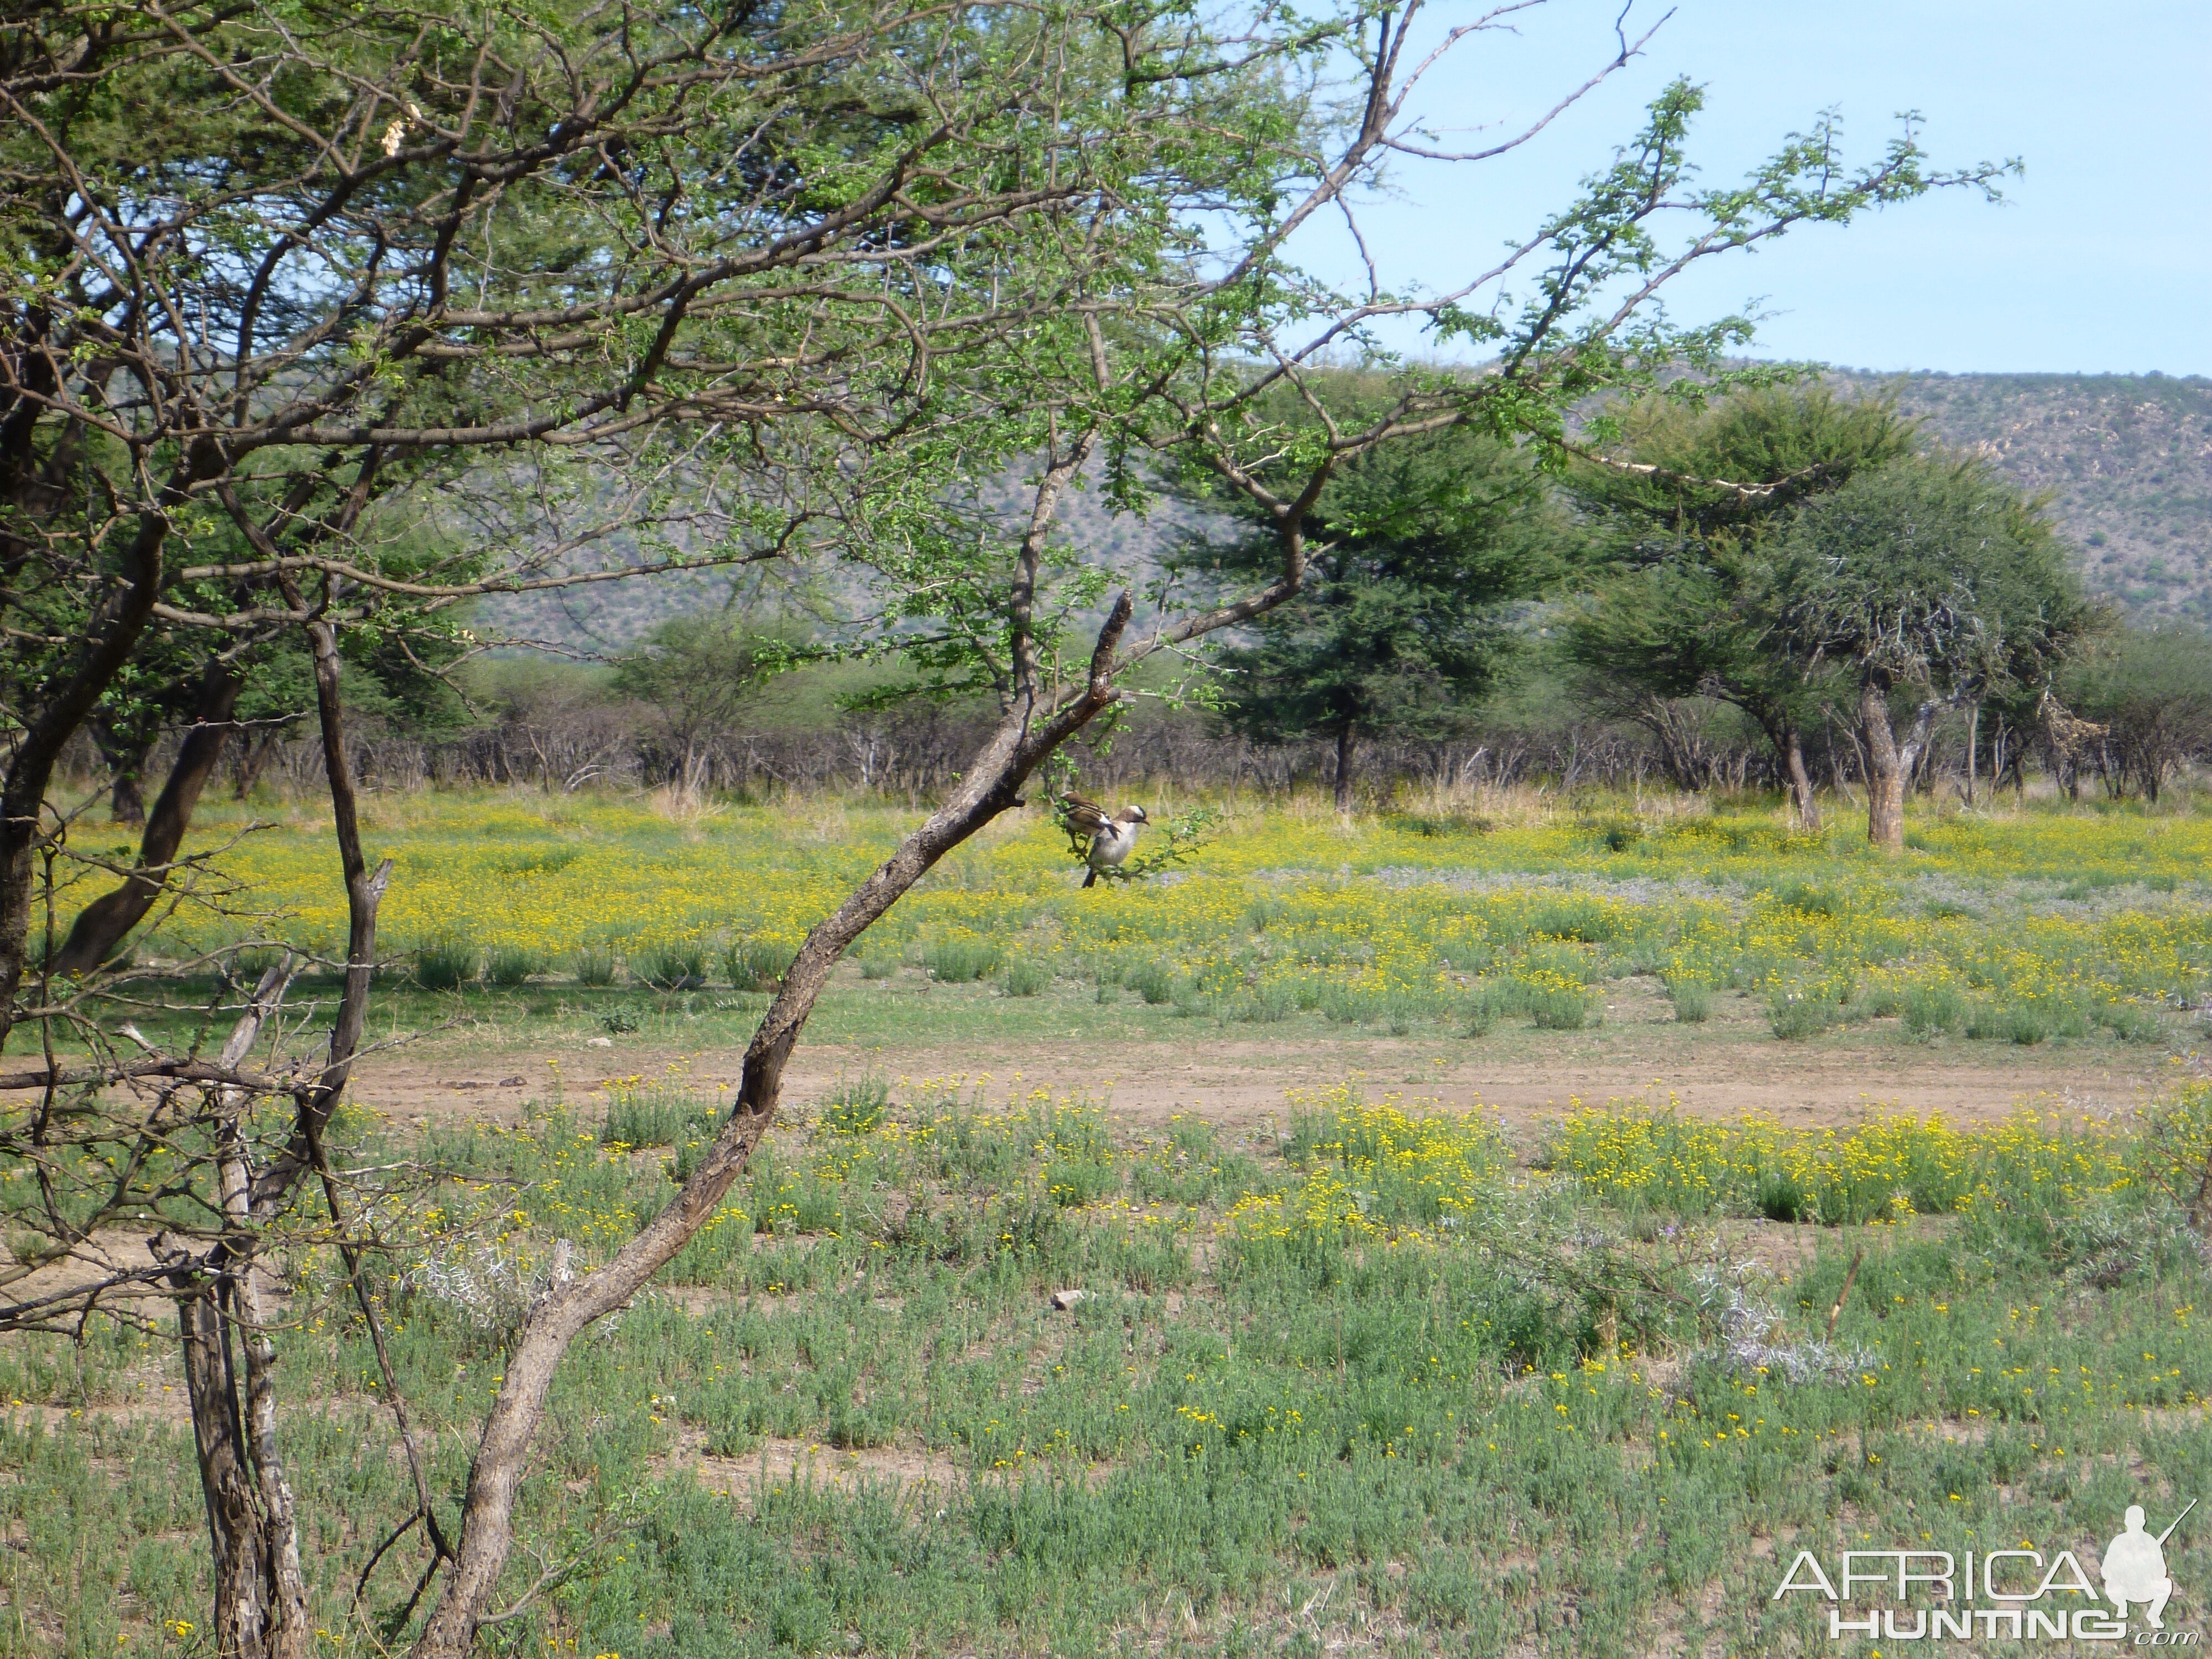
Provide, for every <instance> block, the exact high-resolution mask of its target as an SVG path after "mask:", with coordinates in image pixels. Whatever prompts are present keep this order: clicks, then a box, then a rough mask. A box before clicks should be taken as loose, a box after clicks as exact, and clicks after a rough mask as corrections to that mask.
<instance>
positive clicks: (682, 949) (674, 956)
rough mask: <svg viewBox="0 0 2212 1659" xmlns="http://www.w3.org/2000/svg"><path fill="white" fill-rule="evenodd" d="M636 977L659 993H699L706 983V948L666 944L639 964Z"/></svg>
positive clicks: (702, 946)
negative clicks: (697, 991)
mask: <svg viewBox="0 0 2212 1659" xmlns="http://www.w3.org/2000/svg"><path fill="white" fill-rule="evenodd" d="M636 971H637V976H638V977H639V978H640V979H641V980H643V981H645V982H646V983H647V985H650V986H651V987H653V989H654V990H656V991H696V990H699V989H702V987H704V986H705V985H706V983H707V949H706V947H705V946H704V945H663V946H662V947H661V948H660V949H659V950H658V951H653V952H651V953H649V954H648V955H647V957H645V959H644V960H643V961H642V962H641V963H637V964H636Z"/></svg>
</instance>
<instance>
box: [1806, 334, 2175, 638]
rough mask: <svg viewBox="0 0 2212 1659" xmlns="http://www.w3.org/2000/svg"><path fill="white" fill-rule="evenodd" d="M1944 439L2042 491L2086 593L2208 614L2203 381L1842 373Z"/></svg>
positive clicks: (2149, 607) (2136, 610) (2149, 611)
mask: <svg viewBox="0 0 2212 1659" xmlns="http://www.w3.org/2000/svg"><path fill="white" fill-rule="evenodd" d="M1835 378H1836V379H1837V380H1839V381H1841V382H1842V383H1843V384H1844V385H1847V386H1851V387H1853V388H1854V389H1859V390H1873V389H1875V388H1877V387H1880V388H1887V389H1889V390H1892V391H1893V392H1895V393H1896V394H1897V398H1898V403H1899V407H1901V408H1903V409H1905V410H1907V411H1909V412H1910V413H1912V414H1915V415H1918V416H1922V417H1923V418H1924V419H1925V420H1926V422H1927V423H1928V428H1927V429H1928V430H1929V432H1930V433H1931V434H1933V435H1935V436H1936V437H1937V438H1940V439H1941V440H1942V441H1944V442H1945V443H1948V444H1953V445H1956V446H1958V447H1960V448H1967V449H1979V450H1981V451H1983V452H1984V453H1986V454H1988V455H1990V457H1991V458H1992V459H1994V460H1995V461H1996V464H1997V465H2000V466H2002V468H2003V469H2004V470H2005V471H2006V472H2007V473H2008V474H2010V475H2011V476H2012V477H2015V478H2016V479H2018V480H2019V481H2020V482H2021V483H2023V484H2025V485H2027V487H2028V488H2030V489H2039V490H2047V491H2049V492H2050V493H2051V508H2052V512H2053V513H2054V515H2055V516H2056V517H2057V520H2058V522H2059V523H2060V525H2061V526H2063V528H2064V530H2065V532H2066V535H2067V538H2068V539H2069V540H2070V541H2071V542H2072V543H2073V544H2074V545H2075V547H2076V548H2077V549H2078V550H2080V553H2081V562H2082V570H2083V573H2084V574H2085V575H2086V576H2087V579H2088V582H2089V585H2090V586H2091V588H2092V589H2093V590H2094V591H2095V592H2099V593H2102V594H2105V595H2106V596H2108V597H2110V598H2112V599H2115V600H2117V601H2118V602H2119V603H2120V604H2121V605H2124V607H2125V608H2126V609H2127V611H2129V612H2130V614H2131V615H2133V616H2134V617H2137V618H2139V619H2141V620H2144V621H2148V620H2151V619H2153V618H2158V617H2172V618H2185V619H2187V620H2190V621H2192V622H2196V623H2201V624H2212V380H2205V379H2203V378H2202V377H2198V376H2191V377H2190V378H2188V379H2185V380H2176V379H2172V378H2169V377H2167V376H2166V375H2162V374H1906V375H1891V376H1881V375H1873V374H1861V373H1843V374H1838V375H1837V376H1836V377H1835Z"/></svg>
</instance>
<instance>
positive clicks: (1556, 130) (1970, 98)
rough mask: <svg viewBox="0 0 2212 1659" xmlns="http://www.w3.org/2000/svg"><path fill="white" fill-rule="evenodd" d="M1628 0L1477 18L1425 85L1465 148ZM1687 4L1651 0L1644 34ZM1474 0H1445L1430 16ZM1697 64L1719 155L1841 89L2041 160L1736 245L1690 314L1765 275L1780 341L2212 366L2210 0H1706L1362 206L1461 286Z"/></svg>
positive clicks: (1867, 147)
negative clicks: (1670, 6) (1514, 142)
mask: <svg viewBox="0 0 2212 1659" xmlns="http://www.w3.org/2000/svg"><path fill="white" fill-rule="evenodd" d="M1618 9H1619V8H1618V3H1617V0H1616V3H1614V4H1591V3H1588V0H1553V3H1552V4H1551V5H1549V6H1547V7H1545V8H1542V9H1539V10H1537V11H1534V12H1533V13H1531V14H1529V15H1527V16H1525V17H1524V18H1523V19H1522V21H1521V23H1520V27H1519V30H1518V33H1515V34H1485V35H1480V36H1476V37H1474V38H1471V39H1469V40H1466V41H1464V42H1462V44H1461V46H1459V47H1458V48H1457V49H1456V50H1455V53H1454V54H1453V56H1452V58H1449V59H1448V60H1447V62H1446V64H1444V65H1443V66H1442V67H1440V68H1439V69H1438V70H1436V71H1433V72H1432V79H1431V81H1430V82H1428V83H1426V87H1425V93H1417V94H1416V98H1415V103H1416V106H1418V107H1419V109H1420V110H1422V111H1423V112H1425V113H1426V114H1427V115H1428V116H1429V117H1430V118H1431V120H1432V121H1434V122H1435V123H1436V124H1437V125H1438V127H1439V128H1440V129H1443V130H1444V131H1446V133H1447V147H1449V148H1462V149H1474V148H1480V145H1481V143H1485V142H1487V143H1494V142H1496V140H1497V138H1498V137H1500V136H1503V135H1504V134H1505V133H1507V132H1510V131H1513V130H1515V128H1516V124H1525V123H1526V122H1527V121H1528V119H1529V118H1531V117H1532V116H1533V115H1534V114H1535V113H1537V112H1540V111H1541V109H1542V108H1544V107H1546V106H1548V105H1549V104H1551V103H1553V102H1555V101H1557V99H1558V97H1559V95H1560V94H1562V93H1563V92H1565V91H1566V90H1568V89H1570V88H1572V87H1574V86H1576V85H1577V84H1579V83H1580V82H1582V81H1583V80H1584V79H1586V78H1587V77H1588V76H1589V73H1590V72H1591V70H1594V69H1595V67H1597V66H1598V65H1599V64H1602V63H1603V62H1604V61H1605V60H1606V59H1607V58H1608V57H1609V56H1610V55H1611V52H1612V47H1613V16H1614V15H1615V13H1616V11H1617V10H1618ZM1664 10H1665V7H1664V6H1662V5H1653V4H1650V3H1649V0H1638V5H1637V6H1636V9H1635V10H1634V11H1632V13H1631V15H1630V20H1629V24H1628V29H1629V33H1630V35H1631V38H1633V37H1634V35H1635V34H1636V33H1639V32H1640V29H1639V27H1638V23H1639V20H1640V21H1641V23H1642V25H1643V26H1644V27H1648V26H1649V25H1650V23H1651V22H1653V21H1657V20H1658V18H1659V17H1660V15H1662V12H1663V11H1664ZM1471 15H1474V12H1473V10H1472V9H1459V8H1443V9H1439V10H1438V11H1437V12H1436V13H1434V14H1432V15H1431V16H1430V18H1429V21H1428V22H1427V24H1426V25H1425V27H1429V28H1430V29H1431V30H1432V31H1433V30H1435V29H1437V28H1438V27H1441V26H1442V25H1443V24H1445V23H1448V22H1456V21H1464V20H1465V19H1467V18H1468V17H1469V16H1471ZM1677 74H1687V75H1688V76H1691V78H1692V79H1694V80H1696V81H1699V82H1703V83H1704V84H1705V86H1706V88H1708V93H1707V106H1706V110H1705V115H1704V117H1703V118H1702V120H1701V122H1700V124H1699V128H1698V131H1697V133H1696V135H1695V137H1694V141H1693V145H1692V153H1693V154H1694V155H1696V156H1697V157H1698V159H1699V161H1701V162H1702V164H1703V167H1704V173H1705V177H1706V179H1708V180H1710V181H1711V182H1716V183H1717V182H1721V181H1723V180H1729V179H1735V177H1737V176H1739V175H1740V174H1741V173H1742V172H1744V171H1745V170H1747V168H1748V167H1750V166H1751V165H1752V164H1753V162H1754V161H1756V160H1757V159H1758V158H1759V156H1760V155H1763V154H1765V152H1766V151H1767V150H1768V149H1771V147H1772V145H1773V143H1774V142H1775V141H1776V140H1777V139H1778V138H1779V137H1781V136H1782V135H1783V134H1784V133H1785V132H1788V131H1792V130H1795V129H1798V128H1801V127H1802V126H1803V125H1805V123H1806V122H1807V121H1808V120H1809V119H1810V118H1812V116H1813V115H1814V113H1815V112H1818V111H1820V110H1821V109H1824V108H1827V107H1831V106H1834V107H1837V108H1839V109H1840V110H1841V112H1842V114H1843V117H1844V122H1845V131H1846V133H1847V136H1848V137H1849V139H1850V147H1851V149H1852V150H1853V152H1854V153H1855V154H1856V155H1859V156H1863V157H1865V156H1872V155H1875V154H1876V153H1877V152H1878V150H1879V149H1880V147H1881V144H1882V143H1883V142H1884V141H1885V140H1886V139H1887V137H1889V136H1890V134H1891V133H1892V132H1893V131H1894V130H1895V122H1894V119H1893V117H1894V116H1895V115H1896V113H1897V112H1899V111H1902V110H1907V109H1911V110H1917V111H1918V112H1920V113H1921V114H1922V115H1923V117H1924V118H1925V119H1926V126H1925V128H1924V130H1923V144H1924V146H1925V147H1926V148H1927V149H1928V150H1929V152H1930V154H1931V155H1932V156H1933V158H1934V159H1935V161H1936V162H1937V163H1938V164H1942V165H1957V164H1962V163H1965V162H1968V161H1978V160H1983V159H1997V160H2002V159H2004V158H2007V157H2010V156H2015V155H2016V156H2018V157H2020V158H2021V161H2022V162H2023V163H2024V164H2025V167H2026V173H2025V175H2024V176H2023V177H2021V178H2020V179H2014V180H2010V181H2008V184H2007V185H2006V186H2005V193H2006V195H2007V197H2008V201H2007V202H2006V204H2003V205H2002V206H1994V207H1993V206H1990V205H1987V204H1984V203H1983V202H1982V201H1980V200H1979V199H1978V197H1972V196H1970V195H1969V194H1967V193H1966V192H1964V191H1957V192H1951V193H1947V194H1942V195H1938V196H1934V197H1926V198H1923V200H1921V201H1919V202H1916V203H1912V204H1907V205H1905V206H1904V207H1901V208H1896V209H1893V210H1889V211H1887V212H1886V213H1884V214H1882V215H1881V216H1879V217H1876V218H1874V219H1870V220H1867V221H1863V222H1860V223H1859V224H1857V225H1854V226H1851V227H1850V228H1844V229H1837V228H1814V229H1809V230H1804V231H1800V232H1797V233H1796V234H1792V235H1791V236H1790V237H1788V238H1785V239H1784V240H1782V241H1780V242H1778V243H1776V244H1773V245H1771V246H1768V247H1767V248H1765V250H1763V251H1761V252H1758V253H1757V254H1755V255H1753V256H1751V257H1749V258H1745V257H1742V256H1741V255H1738V256H1734V257H1730V258H1724V259H1719V260H1715V261H1713V262H1711V264H1708V265H1707V266H1705V268H1704V269H1703V270H1699V271H1697V272H1694V273H1692V275H1690V276H1686V277H1685V278H1684V279H1683V280H1682V281H1681V282H1680V283H1679V284H1678V285H1677V286H1676V287H1674V289H1671V290H1670V294H1671V298H1670V300H1669V302H1668V303H1669V308H1670V310H1671V311H1672V312H1673V313H1674V315H1675V317H1676V318H1677V319H1679V320H1683V321H1688V320H1692V319H1702V318H1705V317H1710V316H1713V315H1717V314H1721V313H1726V312H1729V311H1730V310H1733V309H1735V308H1737V307H1741V306H1742V305H1743V304H1744V303H1745V302H1746V301H1748V300H1751V299H1753V298H1759V299H1760V300H1761V301H1763V308H1764V309H1765V310H1766V311H1767V312H1769V313H1771V317H1770V319H1769V320H1768V321H1766V322H1765V324H1763V325H1761V328H1760V331H1759V345H1758V347H1757V351H1758V355H1759V356H1789V357H1802V358H1814V359H1819V360H1821V361H1825V362H1833V363H1838V364H1844V365H1848V366H1851V367H1857V368H1875V369H1882V370H1899V369H1922V368H1924V369H1941V370H1950V371H1954V372H1958V371H1975V370H1982V371H1990V370H2041V371H2057V372H2081V373H2094V372H2099V371H2108V370H2109V371H2120V372H2134V373H2142V372H2146V371H2148V370H2152V369H2158V370H2161V371H2163V372H2164V373H2166V374H2212V3H2207V0H2102V3H2100V4H2097V5H2094V6H2076V5H2066V6H2061V5H2058V4H2055V3H2049V0H2015V3H2009V4H1997V3H1988V0H1918V3H1899V0H1764V3H1759V0H1679V3H1678V4H1677V5H1676V7H1675V10H1674V16H1673V17H1672V18H1671V19H1670V20H1669V21H1668V22H1667V23H1666V24H1665V25H1664V26H1663V27H1662V28H1661V29H1660V30H1659V32H1658V33H1657V35H1656V37H1655V38H1654V39H1653V40H1652V41H1651V43H1650V46H1647V47H1646V48H1645V51H1644V56H1643V57H1642V58H1639V59H1638V60H1636V61H1635V62H1633V63H1632V64H1630V65H1629V67H1628V68H1626V70H1622V71H1620V73H1619V74H1617V75H1616V76H1614V77H1613V79H1612V80H1610V81H1609V82H1607V83H1606V84H1605V85H1603V86H1602V87H1601V88H1599V89H1598V90H1596V91H1595V92H1594V93H1593V94H1590V96H1589V98H1587V99H1586V100H1584V101H1583V103H1582V104H1581V105H1580V106H1577V108H1575V109H1574V110H1572V111H1571V112H1569V113H1568V114H1567V115H1566V116H1565V117H1563V118H1561V119H1560V120H1559V121H1558V122H1557V123H1556V124H1555V125H1553V127H1552V128H1550V129H1549V130H1548V131H1547V132H1546V133H1544V134H1543V135H1542V136H1541V137H1539V138H1538V139H1536V140H1535V141H1534V143H1531V144H1529V145H1528V146H1527V147H1525V148H1524V149H1520V150H1518V151H1516V152H1513V153H1512V154H1511V155H1509V156H1507V157H1505V158H1503V159H1500V160H1498V161H1488V162H1484V163H1480V164H1478V165H1473V166H1459V167H1445V166H1442V165H1438V164H1433V163H1422V162H1416V163H1411V164H1406V163H1401V164H1400V166H1399V169H1398V172H1397V174H1396V179H1395V183H1396V186H1397V188H1398V190H1399V191H1400V192H1401V199H1398V200H1394V201H1379V202H1374V203H1370V204H1367V205H1366V206H1365V207H1364V209H1363V210H1362V214H1361V222H1362V228H1363V230H1364V233H1365V234H1366V235H1367V237H1368V239H1369V241H1370V246H1372V247H1373V248H1374V250H1375V252H1376V254H1377V256H1378V260H1379V262H1380V263H1381V264H1382V265H1383V276H1384V280H1385V281H1386V283H1399V284H1410V283H1419V284H1422V285H1424V286H1425V287H1426V288H1428V289H1431V290H1442V289H1447V288H1449V287H1452V286H1455V285H1456V283H1458V282H1459V281H1461V280H1463V279H1464V274H1466V273H1471V272H1473V271H1474V270H1479V269H1481V268H1483V266H1485V265H1486V264H1489V263H1491V262H1492V261H1493V260H1494V258H1495V257H1496V253H1497V251H1498V249H1499V248H1500V246H1502V245H1503V244H1504V242H1505V241H1506V240H1508V239H1510V238H1511V237H1512V236H1513V235H1514V234H1515V233H1516V232H1525V230H1526V229H1527V228H1529V227H1531V226H1533V225H1534V224H1535V223H1536V222H1539V221H1540V220H1541V217H1542V216H1543V214H1544V213H1545V211H1546V210H1547V209H1553V208H1556V207H1558V206H1559V205H1560V204H1563V203H1565V201H1567V200H1568V199H1570V197H1571V192H1572V191H1573V188H1574V186H1575V184H1576V183H1577V180H1578V179H1581V178H1582V177H1583V175H1584V174H1585V173H1589V172H1590V171H1592V170H1594V169H1595V167H1598V166H1599V165H1601V163H1603V162H1604V161H1606V160H1607V158H1608V157H1609V155H1610V154H1611V151H1612V148H1613V145H1614V144H1615V143H1619V142H1620V141H1621V140H1623V139H1625V138H1626V137H1628V136H1629V135H1630V134H1632V132H1633V131H1635V129H1636V125H1637V123H1638V117H1639V114H1640V112H1641V109H1642V106H1643V105H1644V102H1645V101H1646V100H1648V99H1650V97H1651V96H1652V94H1654V93H1655V92H1656V91H1657V89H1658V88H1660V87H1662V86H1663V85H1664V84H1665V83H1666V82H1667V81H1668V80H1669V79H1670V78H1671V77H1673V76H1675V75H1677ZM1477 128H1480V131H1479V132H1478V131H1476V129H1477ZM1454 130H1455V131H1454ZM1308 257H1309V258H1311V259H1313V260H1314V262H1315V264H1316V265H1317V266H1318V267H1320V268H1321V269H1323V270H1328V272H1329V274H1331V275H1332V276H1336V277H1337V278H1338V279H1339V280H1348V279H1349V278H1350V276H1351V275H1352V269H1353V268H1352V267H1351V266H1350V265H1349V264H1348V262H1346V260H1345V257H1344V252H1343V250H1342V249H1341V248H1338V249H1332V250H1330V251H1328V252H1323V251H1322V249H1321V248H1320V247H1319V246H1315V247H1311V248H1309V250H1308ZM1406 343H1411V342H1406Z"/></svg>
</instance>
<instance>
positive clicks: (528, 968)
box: [484, 945, 545, 990]
mask: <svg viewBox="0 0 2212 1659" xmlns="http://www.w3.org/2000/svg"><path fill="white" fill-rule="evenodd" d="M544 971H545V958H544V956H543V955H542V954H541V953H539V952H538V951H532V950H526V949H525V948H524V947H523V946H521V945H494V946H493V947H492V950H491V952H490V954H489V955H488V956H487V957H485V958H484V977H485V978H486V979H488V980H489V981H491V982H492V983H493V984H494V985H496V986H499V987H501V988H503V989H507V990H513V988H514V987H516V986H519V985H526V984H528V983H529V982H530V981H531V979H532V977H533V976H534V975H538V974H542V973H544Z"/></svg>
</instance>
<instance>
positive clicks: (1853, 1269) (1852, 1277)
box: [1828, 1244, 1866, 1342]
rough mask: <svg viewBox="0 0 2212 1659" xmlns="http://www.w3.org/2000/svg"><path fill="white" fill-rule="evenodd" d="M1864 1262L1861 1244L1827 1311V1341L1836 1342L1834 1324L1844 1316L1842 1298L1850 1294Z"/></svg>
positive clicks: (1863, 1251) (1864, 1249)
mask: <svg viewBox="0 0 2212 1659" xmlns="http://www.w3.org/2000/svg"><path fill="white" fill-rule="evenodd" d="M1865 1260H1866V1247H1865V1246H1864V1245H1863V1244H1862V1245H1861V1246H1860V1247H1859V1248H1858V1250H1857V1252H1856V1253H1855V1254H1854V1255H1852V1257H1851V1266H1850V1272H1848V1273H1845V1274H1844V1287H1843V1289H1841V1290H1839V1291H1837V1292H1836V1300H1835V1304H1834V1305H1833V1306H1832V1307H1831V1308H1830V1309H1829V1310H1828V1340H1829V1341H1831V1342H1832V1341H1834V1340H1836V1322H1837V1321H1838V1320H1839V1319H1841V1318H1842V1317H1843V1316H1844V1297H1847V1296H1849V1295H1850V1293H1851V1285H1852V1284H1853V1283H1854V1282H1855V1281H1856V1280H1857V1279H1858V1276H1859V1264H1860V1263H1861V1262H1863V1261H1865Z"/></svg>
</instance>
